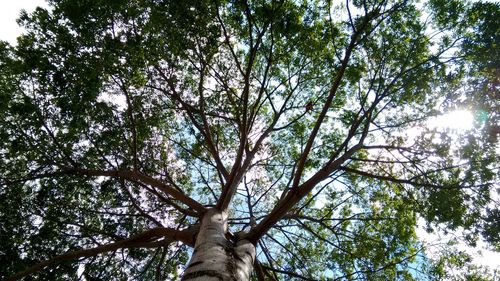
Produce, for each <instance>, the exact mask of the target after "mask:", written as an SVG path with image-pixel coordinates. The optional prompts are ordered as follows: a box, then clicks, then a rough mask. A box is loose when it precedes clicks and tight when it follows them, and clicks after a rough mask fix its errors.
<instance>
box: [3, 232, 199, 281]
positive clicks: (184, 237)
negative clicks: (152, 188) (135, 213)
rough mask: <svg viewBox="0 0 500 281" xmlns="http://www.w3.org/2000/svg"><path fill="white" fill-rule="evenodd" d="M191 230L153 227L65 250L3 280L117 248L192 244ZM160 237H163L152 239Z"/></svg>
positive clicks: (10, 280) (15, 278)
mask: <svg viewBox="0 0 500 281" xmlns="http://www.w3.org/2000/svg"><path fill="white" fill-rule="evenodd" d="M193 230H195V229H194V228H189V229H186V230H182V231H179V230H175V229H173V228H153V229H150V230H147V231H145V232H143V233H140V234H136V235H134V236H132V237H130V238H127V239H124V240H121V241H118V242H115V243H111V244H106V245H101V246H98V247H95V248H92V249H86V250H78V251H72V252H67V253H65V254H62V255H59V256H56V257H53V258H52V259H49V260H46V261H43V262H40V263H37V264H35V265H33V266H31V267H28V268H27V269H25V270H23V271H21V272H18V273H16V274H14V275H12V276H11V277H9V278H7V279H6V280H5V281H14V280H19V279H21V278H23V277H25V276H28V275H30V274H33V273H35V272H37V271H40V270H42V269H43V268H45V267H48V266H54V265H57V264H59V263H62V262H64V261H68V260H73V259H77V258H81V257H92V256H96V255H98V254H100V253H105V252H110V251H115V250H117V249H123V248H141V247H142V248H151V247H161V246H166V245H168V244H170V243H172V242H174V241H180V242H183V243H185V244H188V245H191V246H192V245H194V239H193V237H194V235H193ZM161 237H163V238H165V239H163V240H159V241H154V240H156V239H158V238H161Z"/></svg>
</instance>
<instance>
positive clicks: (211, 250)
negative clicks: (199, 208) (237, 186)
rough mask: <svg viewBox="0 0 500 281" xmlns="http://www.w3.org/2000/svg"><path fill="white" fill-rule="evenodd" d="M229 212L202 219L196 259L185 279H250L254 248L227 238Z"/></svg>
mask: <svg viewBox="0 0 500 281" xmlns="http://www.w3.org/2000/svg"><path fill="white" fill-rule="evenodd" d="M226 231H227V213H225V212H219V211H217V210H216V209H210V210H209V211H208V212H206V213H205V215H204V216H203V219H202V223H201V227H200V231H199V233H198V236H197V238H196V243H195V247H194V251H193V256H192V257H191V261H190V262H189V265H188V268H187V269H186V271H185V272H184V276H183V277H182V280H189V281H202V280H203V281H212V280H214V281H226V280H227V281H229V280H230V281H236V280H237V281H245V280H250V274H251V272H252V267H253V262H254V259H255V246H254V245H253V244H252V243H250V242H249V241H248V240H240V241H238V242H236V243H234V242H232V241H229V240H228V239H226V236H225V233H226Z"/></svg>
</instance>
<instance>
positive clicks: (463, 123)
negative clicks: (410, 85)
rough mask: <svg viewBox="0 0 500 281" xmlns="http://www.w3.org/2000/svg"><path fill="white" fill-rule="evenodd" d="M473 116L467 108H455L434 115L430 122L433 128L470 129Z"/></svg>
mask: <svg viewBox="0 0 500 281" xmlns="http://www.w3.org/2000/svg"><path fill="white" fill-rule="evenodd" d="M473 121H474V116H473V115H472V113H471V112H470V111H467V110H455V111H451V112H448V113H446V114H443V115H441V116H438V117H436V119H434V120H432V121H431V122H430V124H429V125H430V126H431V127H433V128H449V129H455V130H469V129H472V125H473Z"/></svg>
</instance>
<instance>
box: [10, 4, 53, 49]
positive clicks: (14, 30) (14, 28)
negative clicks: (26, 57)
mask: <svg viewBox="0 0 500 281" xmlns="http://www.w3.org/2000/svg"><path fill="white" fill-rule="evenodd" d="M38 6H41V7H47V4H46V3H45V1H44V0H0V7H1V8H0V40H4V41H7V42H9V43H10V44H11V45H15V44H16V37H17V36H19V34H20V33H21V32H22V31H23V29H22V28H21V27H19V25H18V24H17V23H16V19H17V18H18V17H19V13H20V12H21V9H25V10H26V11H27V12H32V11H33V10H35V8H36V7H38Z"/></svg>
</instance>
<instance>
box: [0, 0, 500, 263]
mask: <svg viewBox="0 0 500 281" xmlns="http://www.w3.org/2000/svg"><path fill="white" fill-rule="evenodd" d="M0 5H1V6H0V7H1V8H0V40H4V41H7V42H9V43H10V44H11V45H15V44H16V37H17V36H19V35H20V34H21V33H22V32H23V29H22V28H21V27H19V25H18V24H17V23H16V19H17V18H18V17H19V14H20V12H21V9H25V10H26V11H27V12H32V11H33V10H35V8H36V7H37V6H41V7H48V5H47V3H46V2H45V0H0ZM448 115H449V116H448ZM448 115H445V116H443V117H442V118H440V119H439V118H438V119H437V120H435V121H434V124H431V125H432V126H443V127H453V128H456V127H457V126H459V127H468V126H470V124H471V123H472V118H473V117H472V115H471V114H470V113H469V112H467V111H462V112H455V113H451V114H448ZM464 124H465V126H464ZM464 129H467V128H464ZM419 236H420V237H421V238H423V239H425V240H427V241H428V242H429V243H431V244H432V242H435V241H436V240H438V239H442V238H439V237H438V235H431V234H427V233H424V232H422V230H421V231H419ZM461 248H462V249H464V250H466V251H467V252H469V253H470V254H474V256H475V257H476V258H475V261H476V263H478V264H482V265H488V266H490V267H492V268H497V269H498V268H500V253H495V252H492V251H488V250H485V249H484V248H483V249H480V248H476V249H471V248H468V247H461ZM478 252H480V253H481V254H479V253H478Z"/></svg>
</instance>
